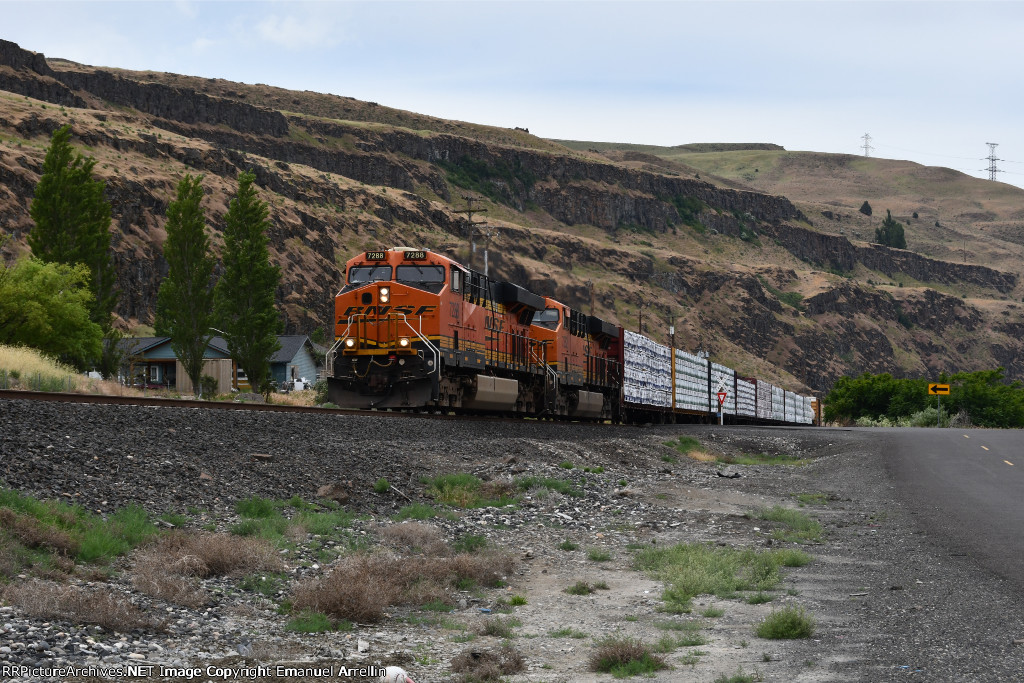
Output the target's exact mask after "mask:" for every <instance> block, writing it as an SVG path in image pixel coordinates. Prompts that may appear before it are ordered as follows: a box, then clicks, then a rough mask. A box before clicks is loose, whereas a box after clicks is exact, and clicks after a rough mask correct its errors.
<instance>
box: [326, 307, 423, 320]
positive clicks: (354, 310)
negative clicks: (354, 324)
mask: <svg viewBox="0 0 1024 683" xmlns="http://www.w3.org/2000/svg"><path fill="white" fill-rule="evenodd" d="M435 310H437V306H420V307H419V308H416V307H415V306H349V307H348V308H346V309H345V312H344V313H342V314H341V318H342V320H340V321H339V322H343V321H344V319H345V318H348V317H349V316H352V315H359V314H361V313H362V314H365V315H375V314H376V315H379V316H380V315H387V314H388V313H389V312H392V313H401V314H402V315H426V314H427V313H431V312H433V311H435Z"/></svg>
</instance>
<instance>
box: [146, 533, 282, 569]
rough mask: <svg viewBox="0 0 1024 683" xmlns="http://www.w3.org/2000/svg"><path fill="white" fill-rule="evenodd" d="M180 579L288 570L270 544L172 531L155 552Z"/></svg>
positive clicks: (245, 538) (163, 538) (209, 534)
mask: <svg viewBox="0 0 1024 683" xmlns="http://www.w3.org/2000/svg"><path fill="white" fill-rule="evenodd" d="M151 551H152V552H153V553H156V554H157V556H158V557H159V558H161V559H162V561H163V562H164V563H165V564H166V565H167V567H168V568H169V570H170V571H172V572H174V573H175V574H178V575H179V576H198V577H201V578H205V577H207V576H226V575H229V574H240V573H244V572H253V571H278V570H280V569H283V568H284V563H283V562H282V561H281V556H280V555H279V554H278V552H277V550H276V549H275V548H274V546H272V545H271V544H270V543H268V542H267V541H264V540H263V539H260V538H250V537H241V536H235V535H233V534H211V533H198V534H196V533H186V532H181V531H172V532H171V533H169V534H167V535H166V536H163V537H162V538H161V539H160V540H159V541H158V542H157V543H156V544H154V546H153V547H152V550H151Z"/></svg>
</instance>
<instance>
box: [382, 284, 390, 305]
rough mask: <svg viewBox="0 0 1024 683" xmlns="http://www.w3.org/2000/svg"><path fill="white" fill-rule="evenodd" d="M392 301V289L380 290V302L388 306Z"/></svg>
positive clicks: (384, 288) (383, 288)
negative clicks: (389, 301)
mask: <svg viewBox="0 0 1024 683" xmlns="http://www.w3.org/2000/svg"><path fill="white" fill-rule="evenodd" d="M390 299H391V288H390V287H381V288H380V302H381V303H382V304H386V303H387V302H388V300H390Z"/></svg>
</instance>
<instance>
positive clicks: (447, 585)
mask: <svg viewBox="0 0 1024 683" xmlns="http://www.w3.org/2000/svg"><path fill="white" fill-rule="evenodd" d="M513 566H514V560H513V558H512V556H511V555H508V554H505V553H474V554H466V553H463V554H459V555H455V556H453V557H427V556H417V557H398V556H395V555H391V554H387V553H375V554H370V555H353V556H350V557H346V558H344V559H343V560H341V562H340V563H339V564H338V565H337V566H336V567H335V569H334V571H333V572H331V573H330V574H329V575H327V576H325V577H323V578H321V579H315V580H313V581H309V582H306V583H304V584H302V585H300V586H298V587H297V588H296V589H295V591H294V592H293V594H292V604H293V606H294V608H295V610H297V611H303V610H313V611H317V612H323V613H324V614H328V615H330V616H333V617H335V618H338V619H348V620H349V621H356V622H363V623H368V622H377V621H381V620H382V619H383V618H384V610H385V609H386V608H387V607H388V606H391V605H423V604H427V603H429V602H434V601H438V600H439V601H442V602H447V601H448V600H450V595H449V593H450V591H451V589H452V588H453V587H454V586H455V584H456V583H457V582H458V581H460V580H470V581H473V582H475V583H477V584H480V585H484V586H494V585H497V584H498V582H499V581H500V580H501V578H502V577H503V576H505V575H507V574H508V573H509V572H510V571H511V570H512V568H513Z"/></svg>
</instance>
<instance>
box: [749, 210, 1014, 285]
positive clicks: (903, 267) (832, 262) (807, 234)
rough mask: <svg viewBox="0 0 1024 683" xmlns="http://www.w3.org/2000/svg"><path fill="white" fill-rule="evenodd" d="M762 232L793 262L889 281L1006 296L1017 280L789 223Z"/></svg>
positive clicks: (974, 267) (770, 227) (1011, 274)
mask: <svg viewBox="0 0 1024 683" xmlns="http://www.w3.org/2000/svg"><path fill="white" fill-rule="evenodd" d="M761 230H762V232H764V233H765V234H767V235H769V236H770V237H773V238H774V239H776V240H778V242H779V244H781V245H782V246H783V247H785V248H786V250H787V251H789V252H790V253H791V254H793V255H794V256H796V257H797V258H799V259H801V260H803V261H807V262H808V263H813V264H817V265H819V266H822V267H826V268H834V269H837V270H840V271H846V272H848V271H852V270H853V268H854V266H856V265H857V264H858V263H859V264H861V265H863V266H864V267H865V268H868V269H869V270H876V271H878V272H881V273H885V274H886V275H888V276H890V277H898V276H899V275H901V274H902V275H906V276H908V277H911V278H913V279H915V280H918V281H919V282H941V283H943V284H960V283H962V284H967V285H974V286H977V287H984V288H986V289H994V290H996V291H998V292H1000V293H1003V294H1006V293H1008V292H1011V291H1013V288H1014V287H1016V286H1017V276H1016V275H1015V274H1013V273H1006V272H1002V271H999V270H995V269H993V268H988V267H986V266H977V265H971V264H965V263H951V262H949V261H936V260H935V259H930V258H928V257H926V256H921V255H920V254H916V253H914V252H912V251H907V250H905V249H893V248H891V247H886V246H882V245H881V244H869V245H866V246H858V245H855V244H853V243H852V242H850V240H848V239H846V238H845V237H843V236H840V235H826V234H824V233H820V232H815V231H814V230H810V229H808V228H803V227H800V226H797V225H792V224H789V223H779V224H773V225H766V226H762V228H761Z"/></svg>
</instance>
